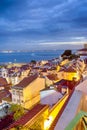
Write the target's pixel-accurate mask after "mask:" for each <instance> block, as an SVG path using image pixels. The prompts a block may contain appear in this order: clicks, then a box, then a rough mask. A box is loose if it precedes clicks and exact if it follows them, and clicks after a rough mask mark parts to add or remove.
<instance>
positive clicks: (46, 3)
mask: <svg viewBox="0 0 87 130" xmlns="http://www.w3.org/2000/svg"><path fill="white" fill-rule="evenodd" d="M15 39H16V40H15ZM86 39H87V1H86V0H84V1H82V0H51V1H50V0H25V1H24V0H0V43H1V44H3V45H4V44H6V42H7V43H8V47H10V46H11V44H15V46H17V42H19V44H20V46H21V44H23V45H25V43H26V42H28V43H29V41H32V42H30V44H32V45H33V43H34V44H35V45H36V44H37V42H39V41H43V40H44V41H45V42H48V41H51V42H67V41H68V42H69V41H70V42H72V41H75V40H76V41H82V40H83V41H84V40H86ZM35 41H36V42H35ZM58 44H59V43H58ZM61 44H62V43H61Z"/></svg>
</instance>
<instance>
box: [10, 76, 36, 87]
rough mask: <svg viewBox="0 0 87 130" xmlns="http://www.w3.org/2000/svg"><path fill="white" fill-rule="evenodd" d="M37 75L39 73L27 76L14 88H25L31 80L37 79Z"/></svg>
mask: <svg viewBox="0 0 87 130" xmlns="http://www.w3.org/2000/svg"><path fill="white" fill-rule="evenodd" d="M37 77H38V75H37V74H34V75H31V76H28V77H25V78H24V79H23V80H22V81H21V82H20V83H18V84H16V85H15V86H13V87H12V88H24V87H26V86H28V85H29V84H30V83H31V82H33V81H34V80H35V79H37Z"/></svg>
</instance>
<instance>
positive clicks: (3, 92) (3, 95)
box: [0, 89, 11, 101]
mask: <svg viewBox="0 0 87 130" xmlns="http://www.w3.org/2000/svg"><path fill="white" fill-rule="evenodd" d="M6 97H11V93H10V92H9V91H8V90H5V89H4V90H0V101H2V99H4V98H6Z"/></svg>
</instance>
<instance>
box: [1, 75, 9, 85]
mask: <svg viewBox="0 0 87 130" xmlns="http://www.w3.org/2000/svg"><path fill="white" fill-rule="evenodd" d="M7 84H8V83H7V81H6V79H5V78H2V77H0V86H4V85H7Z"/></svg>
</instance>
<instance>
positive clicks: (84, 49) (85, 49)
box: [78, 48, 87, 51]
mask: <svg viewBox="0 0 87 130" xmlns="http://www.w3.org/2000/svg"><path fill="white" fill-rule="evenodd" d="M78 51H87V48H83V49H79V50H78Z"/></svg>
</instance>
